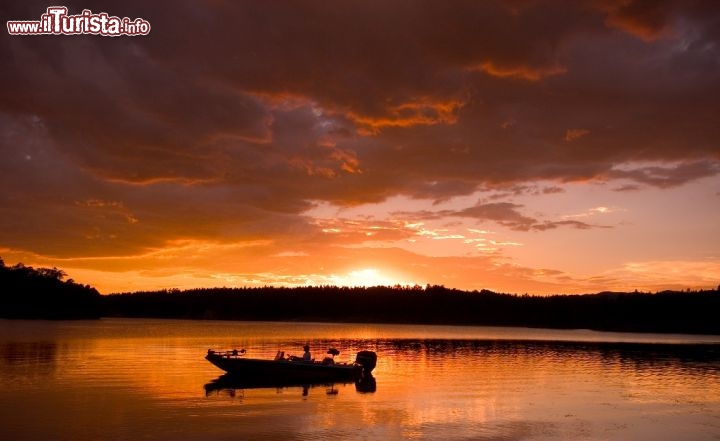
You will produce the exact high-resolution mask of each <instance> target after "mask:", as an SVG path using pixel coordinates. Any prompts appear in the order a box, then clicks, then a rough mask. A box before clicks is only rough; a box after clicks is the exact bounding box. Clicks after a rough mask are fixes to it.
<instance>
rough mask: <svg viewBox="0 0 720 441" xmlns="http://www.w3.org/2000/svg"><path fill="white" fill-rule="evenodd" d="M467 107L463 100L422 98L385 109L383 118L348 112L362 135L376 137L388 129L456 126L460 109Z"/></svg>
mask: <svg viewBox="0 0 720 441" xmlns="http://www.w3.org/2000/svg"><path fill="white" fill-rule="evenodd" d="M464 105H465V103H464V102H463V101H462V100H458V99H450V100H433V99H431V98H420V99H415V100H412V101H408V102H404V103H401V104H398V105H394V106H389V107H387V108H385V112H384V114H383V115H381V116H367V115H360V114H357V113H355V112H353V111H350V112H348V115H347V116H348V118H350V119H351V120H352V121H354V122H355V123H356V124H358V125H359V127H360V133H361V134H365V135H375V134H377V133H379V132H380V131H381V130H382V129H383V128H386V127H402V128H409V127H413V126H432V125H436V124H450V125H451V124H455V123H456V122H457V119H458V113H459V111H460V109H462V107H463V106H464Z"/></svg>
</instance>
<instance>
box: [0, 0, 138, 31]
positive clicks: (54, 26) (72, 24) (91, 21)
mask: <svg viewBox="0 0 720 441" xmlns="http://www.w3.org/2000/svg"><path fill="white" fill-rule="evenodd" d="M67 14H68V9H67V8H66V7H65V6H51V7H49V8H47V12H46V13H45V14H43V15H41V16H40V20H39V21H8V22H7V29H8V33H9V34H10V35H82V34H90V35H102V36H103V37H120V36H123V35H127V36H136V35H147V34H149V33H150V22H148V21H147V20H143V19H142V18H136V19H134V20H131V19H129V18H127V17H123V18H119V17H115V16H110V15H108V14H107V13H105V12H101V13H99V14H94V13H93V12H92V11H91V10H89V9H84V10H83V11H82V13H81V14H78V15H67Z"/></svg>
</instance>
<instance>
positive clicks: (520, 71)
mask: <svg viewBox="0 0 720 441" xmlns="http://www.w3.org/2000/svg"><path fill="white" fill-rule="evenodd" d="M469 70H478V71H482V72H485V73H486V74H488V75H492V76H494V77H498V78H512V79H516V80H525V81H540V80H542V79H543V78H546V77H551V76H556V75H562V74H565V73H567V68H566V67H563V66H559V65H554V66H547V67H531V66H525V65H507V64H502V63H496V62H493V61H486V62H484V63H481V64H480V65H478V66H476V67H472V68H470V69H469Z"/></svg>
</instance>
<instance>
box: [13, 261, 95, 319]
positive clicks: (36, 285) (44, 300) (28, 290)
mask: <svg viewBox="0 0 720 441" xmlns="http://www.w3.org/2000/svg"><path fill="white" fill-rule="evenodd" d="M66 276H67V274H65V272H64V271H62V270H60V269H57V268H33V267H31V266H25V265H23V264H22V263H18V264H17V265H14V266H5V262H4V261H3V260H2V259H0V318H16V319H30V318H40V319H56V320H57V319H83V318H99V317H100V316H101V315H102V314H101V311H102V309H101V307H102V305H101V301H100V299H101V296H100V293H98V291H97V290H96V289H95V288H93V287H91V286H89V285H81V284H79V283H75V281H74V280H72V279H68V280H65V281H63V279H64V278H65V277H66Z"/></svg>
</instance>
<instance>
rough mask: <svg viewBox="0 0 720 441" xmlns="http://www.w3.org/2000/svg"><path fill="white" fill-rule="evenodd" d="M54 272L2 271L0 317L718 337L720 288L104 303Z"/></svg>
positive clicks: (278, 291) (271, 290)
mask: <svg viewBox="0 0 720 441" xmlns="http://www.w3.org/2000/svg"><path fill="white" fill-rule="evenodd" d="M65 276H66V275H65V273H64V272H63V271H62V270H59V269H57V268H50V269H48V268H38V269H34V268H32V267H29V266H24V265H23V264H21V263H20V264H17V265H15V266H12V267H8V266H5V264H4V262H3V261H2V259H0V293H1V294H0V317H2V318H41V319H78V318H99V317H138V318H140V317H142V318H174V319H204V320H266V321H317V322H357V323H419V324H449V325H483V326H524V327H537V328H562V329H593V330H605V331H627V332H658V333H692V334H720V320H717V311H720V287H718V288H719V289H718V290H698V291H662V292H657V293H641V292H632V293H621V292H602V293H597V294H583V295H565V294H558V295H551V296H533V295H527V294H524V295H517V294H504V293H496V292H492V291H488V290H481V291H464V290H459V289H451V288H446V287H444V286H442V285H426V286H424V287H423V286H418V285H416V286H400V285H396V286H375V287H338V286H303V287H295V288H285V287H272V286H265V287H255V288H248V287H246V288H200V289H189V290H184V291H181V290H179V289H171V290H159V291H140V292H133V293H119V294H109V295H100V294H99V293H98V291H97V290H95V289H94V288H92V287H90V286H89V285H81V284H78V283H75V282H74V281H73V280H72V279H70V280H66V281H63V279H64V278H65Z"/></svg>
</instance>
